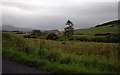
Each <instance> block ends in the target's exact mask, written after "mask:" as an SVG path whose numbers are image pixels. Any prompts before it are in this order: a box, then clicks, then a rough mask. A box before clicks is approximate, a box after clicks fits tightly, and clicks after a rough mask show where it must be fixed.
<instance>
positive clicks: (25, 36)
mask: <svg viewBox="0 0 120 75" xmlns="http://www.w3.org/2000/svg"><path fill="white" fill-rule="evenodd" d="M24 38H37V37H36V36H34V35H24Z"/></svg>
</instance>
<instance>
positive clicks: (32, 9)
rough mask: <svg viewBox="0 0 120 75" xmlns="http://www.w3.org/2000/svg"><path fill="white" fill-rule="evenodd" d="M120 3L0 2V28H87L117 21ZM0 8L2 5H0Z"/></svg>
mask: <svg viewBox="0 0 120 75" xmlns="http://www.w3.org/2000/svg"><path fill="white" fill-rule="evenodd" d="M118 1H119V0H19V1H18V0H2V25H13V26H15V27H22V28H35V29H41V30H51V29H59V30H62V29H64V27H65V23H66V21H67V20H71V21H72V22H73V24H74V28H76V29H81V28H89V27H93V26H95V25H97V24H101V23H104V22H108V21H111V20H116V19H118ZM0 7H1V5H0Z"/></svg>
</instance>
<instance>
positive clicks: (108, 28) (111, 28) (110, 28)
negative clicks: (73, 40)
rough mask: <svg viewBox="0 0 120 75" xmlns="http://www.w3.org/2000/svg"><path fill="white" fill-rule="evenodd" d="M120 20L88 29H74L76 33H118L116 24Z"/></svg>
mask: <svg viewBox="0 0 120 75" xmlns="http://www.w3.org/2000/svg"><path fill="white" fill-rule="evenodd" d="M119 22H120V20H116V21H111V22H108V23H104V24H101V25H96V26H95V27H92V28H88V29H77V30H75V34H76V35H95V34H99V33H102V34H104V33H118V24H119Z"/></svg>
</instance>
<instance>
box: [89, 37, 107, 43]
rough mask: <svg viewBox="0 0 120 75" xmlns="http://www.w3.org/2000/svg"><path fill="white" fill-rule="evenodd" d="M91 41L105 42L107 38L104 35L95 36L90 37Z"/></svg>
mask: <svg viewBox="0 0 120 75" xmlns="http://www.w3.org/2000/svg"><path fill="white" fill-rule="evenodd" d="M91 41H94V42H106V41H107V39H106V38H105V37H104V38H103V37H96V38H91Z"/></svg>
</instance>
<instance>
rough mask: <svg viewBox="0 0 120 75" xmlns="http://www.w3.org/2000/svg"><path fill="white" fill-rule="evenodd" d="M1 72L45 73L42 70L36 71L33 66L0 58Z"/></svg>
mask: <svg viewBox="0 0 120 75" xmlns="http://www.w3.org/2000/svg"><path fill="white" fill-rule="evenodd" d="M2 73H3V74H4V73H39V74H45V73H44V72H41V71H38V70H36V69H34V68H30V67H27V66H24V65H21V64H18V63H16V62H13V61H10V60H7V59H2Z"/></svg>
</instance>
